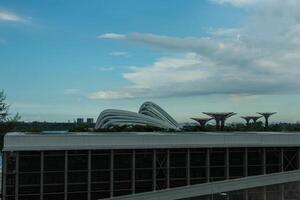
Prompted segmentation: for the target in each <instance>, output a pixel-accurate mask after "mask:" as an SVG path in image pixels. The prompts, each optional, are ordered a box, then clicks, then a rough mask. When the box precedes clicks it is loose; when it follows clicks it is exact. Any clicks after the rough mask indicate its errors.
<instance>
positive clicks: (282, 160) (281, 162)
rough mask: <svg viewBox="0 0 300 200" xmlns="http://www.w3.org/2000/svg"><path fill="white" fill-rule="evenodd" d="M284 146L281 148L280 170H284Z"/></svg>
mask: <svg viewBox="0 0 300 200" xmlns="http://www.w3.org/2000/svg"><path fill="white" fill-rule="evenodd" d="M283 150H284V149H283V147H281V148H280V171H281V172H283V171H284V151H283Z"/></svg>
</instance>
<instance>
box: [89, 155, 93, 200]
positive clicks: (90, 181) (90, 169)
mask: <svg viewBox="0 0 300 200" xmlns="http://www.w3.org/2000/svg"><path fill="white" fill-rule="evenodd" d="M91 187H92V151H91V150H88V200H91V194H92V190H91Z"/></svg>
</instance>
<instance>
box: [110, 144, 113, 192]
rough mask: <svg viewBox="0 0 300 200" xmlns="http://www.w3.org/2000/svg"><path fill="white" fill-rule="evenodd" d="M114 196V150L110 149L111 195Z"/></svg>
mask: <svg viewBox="0 0 300 200" xmlns="http://www.w3.org/2000/svg"><path fill="white" fill-rule="evenodd" d="M113 196H114V150H110V197H113Z"/></svg>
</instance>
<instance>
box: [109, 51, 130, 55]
mask: <svg viewBox="0 0 300 200" xmlns="http://www.w3.org/2000/svg"><path fill="white" fill-rule="evenodd" d="M109 55H110V56H128V52H126V51H113V52H110V53H109Z"/></svg>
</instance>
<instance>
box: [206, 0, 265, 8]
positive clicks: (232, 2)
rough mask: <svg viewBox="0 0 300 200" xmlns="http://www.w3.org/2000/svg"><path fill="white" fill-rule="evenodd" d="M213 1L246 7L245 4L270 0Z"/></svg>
mask: <svg viewBox="0 0 300 200" xmlns="http://www.w3.org/2000/svg"><path fill="white" fill-rule="evenodd" d="M211 1H212V2H214V3H218V4H231V5H233V6H238V7H244V6H252V5H255V4H257V3H259V2H261V1H268V0H211Z"/></svg>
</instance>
